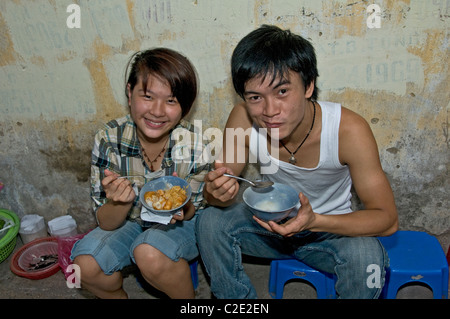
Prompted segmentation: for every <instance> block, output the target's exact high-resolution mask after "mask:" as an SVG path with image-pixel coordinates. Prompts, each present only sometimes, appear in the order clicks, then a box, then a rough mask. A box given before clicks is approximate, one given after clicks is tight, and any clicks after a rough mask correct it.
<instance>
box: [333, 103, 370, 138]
mask: <svg viewBox="0 0 450 319" xmlns="http://www.w3.org/2000/svg"><path fill="white" fill-rule="evenodd" d="M370 131H371V129H370V126H369V123H367V121H366V120H365V119H364V117H362V116H361V115H359V114H358V113H356V112H354V111H352V110H350V109H348V108H346V107H342V111H341V123H340V133H341V134H342V133H344V134H362V133H367V132H370Z"/></svg>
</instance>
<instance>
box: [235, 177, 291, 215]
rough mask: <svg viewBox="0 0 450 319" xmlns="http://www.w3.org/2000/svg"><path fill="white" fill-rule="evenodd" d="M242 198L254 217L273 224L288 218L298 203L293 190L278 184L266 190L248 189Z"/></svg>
mask: <svg viewBox="0 0 450 319" xmlns="http://www.w3.org/2000/svg"><path fill="white" fill-rule="evenodd" d="M242 198H243V200H244V202H245V204H247V206H248V207H249V208H250V210H251V211H252V213H253V214H254V215H255V216H256V217H258V218H259V219H262V220H264V221H270V220H273V221H274V222H279V221H280V220H282V219H284V218H286V217H288V216H289V214H290V213H291V212H292V210H293V209H294V208H295V207H296V206H297V204H298V203H299V199H298V194H297V192H296V191H295V189H293V188H292V187H291V186H289V185H284V184H280V183H275V184H273V185H272V186H270V187H267V188H254V187H249V188H247V189H246V190H245V191H244V193H243V195H242Z"/></svg>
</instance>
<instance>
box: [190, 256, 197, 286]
mask: <svg viewBox="0 0 450 319" xmlns="http://www.w3.org/2000/svg"><path fill="white" fill-rule="evenodd" d="M197 266H198V260H197V259H194V260H193V261H191V262H190V263H189V267H190V268H191V278H192V284H193V285H194V289H197V287H198V271H197Z"/></svg>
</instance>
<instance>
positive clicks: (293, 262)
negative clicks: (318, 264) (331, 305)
mask: <svg viewBox="0 0 450 319" xmlns="http://www.w3.org/2000/svg"><path fill="white" fill-rule="evenodd" d="M290 279H302V280H306V281H308V282H310V283H311V284H312V285H313V286H314V288H316V292H317V298H318V299H335V298H336V291H335V288H334V284H335V280H334V276H333V275H332V274H328V273H324V272H321V271H319V270H316V269H314V268H311V267H309V266H308V265H306V264H304V263H302V262H301V261H299V260H297V259H276V260H272V262H271V263H270V276H269V294H270V296H271V297H272V298H275V299H282V298H283V291H284V285H285V283H286V282H287V281H288V280H290Z"/></svg>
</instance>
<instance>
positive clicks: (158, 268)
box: [134, 244, 195, 299]
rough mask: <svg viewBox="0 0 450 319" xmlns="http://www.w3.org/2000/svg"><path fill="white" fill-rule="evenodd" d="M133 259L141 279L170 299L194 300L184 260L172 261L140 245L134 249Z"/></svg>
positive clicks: (158, 252) (149, 247) (189, 270)
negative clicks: (139, 271)
mask: <svg viewBox="0 0 450 319" xmlns="http://www.w3.org/2000/svg"><path fill="white" fill-rule="evenodd" d="M134 259H135V261H136V264H137V266H138V267H139V269H140V270H141V274H142V277H144V279H145V280H146V281H147V282H148V283H149V284H150V285H152V286H153V287H155V288H156V289H158V290H160V291H162V292H164V293H165V294H166V295H167V296H169V297H170V298H172V299H193V298H195V292H194V286H193V284H192V280H191V269H190V268H189V264H188V262H187V261H186V260H185V259H182V258H181V259H179V260H178V261H173V260H172V259H170V258H169V257H167V256H166V255H164V254H163V253H162V252H160V251H159V250H158V249H156V248H154V247H153V246H150V245H148V244H140V245H138V246H137V247H136V248H135V249H134Z"/></svg>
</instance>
